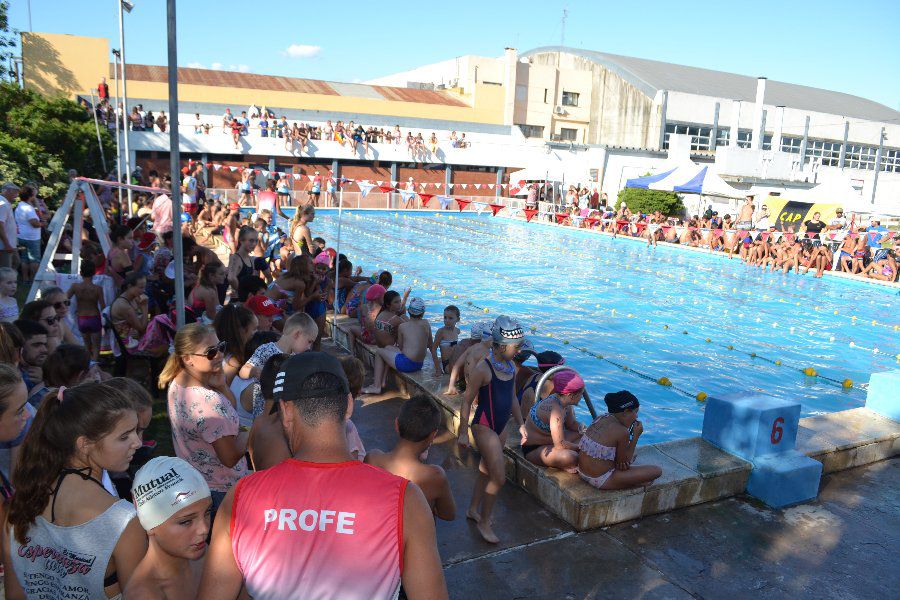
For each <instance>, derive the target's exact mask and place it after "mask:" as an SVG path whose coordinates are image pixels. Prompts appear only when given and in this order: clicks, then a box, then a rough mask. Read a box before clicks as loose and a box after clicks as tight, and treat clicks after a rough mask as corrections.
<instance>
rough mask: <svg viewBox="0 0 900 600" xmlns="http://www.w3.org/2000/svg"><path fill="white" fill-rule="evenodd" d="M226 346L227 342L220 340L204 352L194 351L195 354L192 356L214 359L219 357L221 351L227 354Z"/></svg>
mask: <svg viewBox="0 0 900 600" xmlns="http://www.w3.org/2000/svg"><path fill="white" fill-rule="evenodd" d="M226 347H227V344H226V343H225V342H219V343H218V344H216V345H215V346H210V347H209V348H207V349H206V350H204V351H203V352H201V353H199V354H196V353H194V354H191V356H205V357H206V360H212V359H214V358H215V357H217V356H218V355H219V354H220V353H221V354H225V348H226Z"/></svg>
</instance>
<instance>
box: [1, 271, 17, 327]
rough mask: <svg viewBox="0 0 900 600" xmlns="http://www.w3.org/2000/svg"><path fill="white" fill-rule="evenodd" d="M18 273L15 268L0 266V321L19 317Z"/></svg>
mask: <svg viewBox="0 0 900 600" xmlns="http://www.w3.org/2000/svg"><path fill="white" fill-rule="evenodd" d="M18 279H19V274H18V273H16V271H15V269H11V268H9V267H0V322H3V323H12V322H13V321H16V320H18V318H19V303H18V302H16V288H17V287H18Z"/></svg>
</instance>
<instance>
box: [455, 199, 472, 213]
mask: <svg viewBox="0 0 900 600" xmlns="http://www.w3.org/2000/svg"><path fill="white" fill-rule="evenodd" d="M471 203H472V201H471V200H460V199H459V198H457V199H456V205H457V206H458V207H459V212H462V211H464V210H466V207H467V206H468V205H469V204H471Z"/></svg>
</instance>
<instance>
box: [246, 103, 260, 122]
mask: <svg viewBox="0 0 900 600" xmlns="http://www.w3.org/2000/svg"><path fill="white" fill-rule="evenodd" d="M247 113H250V117H251V118H253V119H255V118H257V117H258V116H259V109H258V108H256V105H255V104H251V105H250V107H249V108H248V109H247V110H246V111H245V113H244V114H247Z"/></svg>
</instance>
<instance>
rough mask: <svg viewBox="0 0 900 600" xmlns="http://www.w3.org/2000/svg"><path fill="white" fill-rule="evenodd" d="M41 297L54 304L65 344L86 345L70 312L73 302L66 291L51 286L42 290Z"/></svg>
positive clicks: (61, 337)
mask: <svg viewBox="0 0 900 600" xmlns="http://www.w3.org/2000/svg"><path fill="white" fill-rule="evenodd" d="M41 298H42V299H43V300H46V301H47V302H49V303H50V304H52V305H53V309H54V310H56V316H57V317H59V333H60V339H61V340H62V343H63V344H78V345H79V346H83V345H84V340H82V339H81V335H80V332H78V331H77V329H76V328H75V322H74V321H73V320H72V317H71V316H70V314H69V305H70V304H71V302H70V301H69V299H68V297H66V293H65V292H64V291H62V289H61V288H58V287H50V288H47V289H45V290H43V291H42V292H41Z"/></svg>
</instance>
